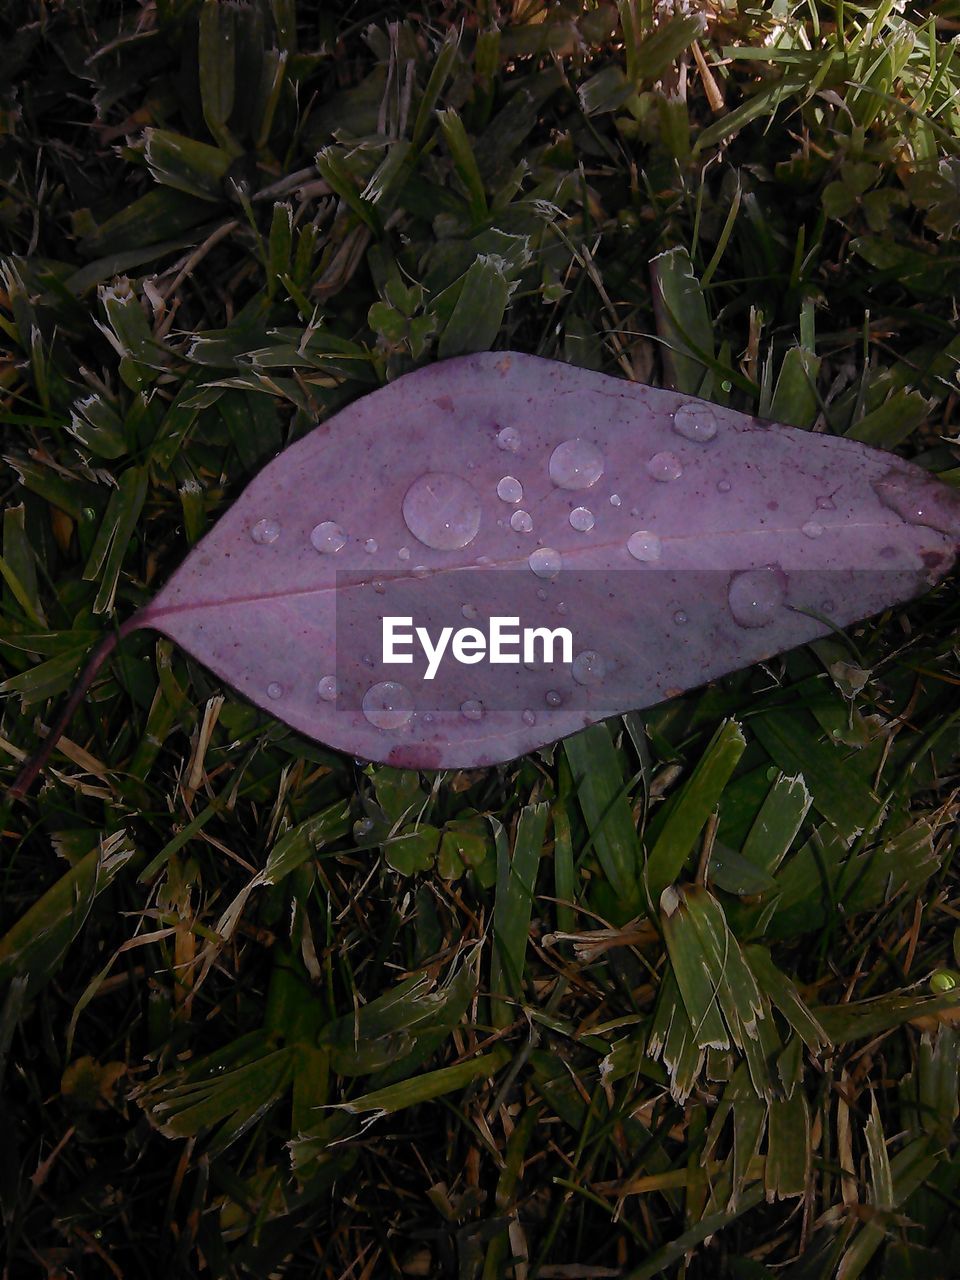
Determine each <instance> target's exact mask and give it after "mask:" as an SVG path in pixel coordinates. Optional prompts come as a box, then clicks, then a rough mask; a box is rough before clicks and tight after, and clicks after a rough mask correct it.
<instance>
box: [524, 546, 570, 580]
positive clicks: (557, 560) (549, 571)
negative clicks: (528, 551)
mask: <svg viewBox="0 0 960 1280" xmlns="http://www.w3.org/2000/svg"><path fill="white" fill-rule="evenodd" d="M527 564H528V565H529V566H530V568H531V569H532V570H533V572H534V573H535V574H536V575H537V577H538V578H555V577H556V576H557V574H558V573H559V572H560V570H561V568H562V567H563V559H562V558H561V555H560V552H559V551H554V549H553V547H538V548H537V549H536V551H534V552H533V554H532V555H531V556H530V558H529V560H528V561H527Z"/></svg>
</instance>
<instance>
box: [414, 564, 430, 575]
mask: <svg viewBox="0 0 960 1280" xmlns="http://www.w3.org/2000/svg"><path fill="white" fill-rule="evenodd" d="M413 576H414V577H415V578H429V577H430V570H429V569H428V568H427V566H426V565H425V564H415V565H414V566H413Z"/></svg>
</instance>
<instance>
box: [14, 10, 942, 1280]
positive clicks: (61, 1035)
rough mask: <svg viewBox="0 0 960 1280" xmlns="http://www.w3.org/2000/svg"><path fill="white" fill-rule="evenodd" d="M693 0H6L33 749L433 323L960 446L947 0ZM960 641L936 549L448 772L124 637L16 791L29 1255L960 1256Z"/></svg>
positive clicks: (22, 683)
mask: <svg viewBox="0 0 960 1280" xmlns="http://www.w3.org/2000/svg"><path fill="white" fill-rule="evenodd" d="M687 8H689V10H691V12H688V11H687ZM687 8H684V7H682V6H678V7H677V11H676V12H673V10H672V8H671V6H669V5H666V4H664V5H655V4H653V3H651V2H649V0H620V3H619V5H617V6H614V5H611V4H600V5H587V4H583V5H580V4H573V3H565V4H550V5H544V4H541V3H539V2H538V0H531V2H530V3H522V2H519V0H518V2H516V3H514V4H513V5H512V6H511V5H508V4H503V5H500V6H495V5H491V4H486V3H485V4H483V5H482V6H481V7H480V8H479V9H474V8H472V7H468V6H444V5H440V4H437V3H431V4H428V5H427V7H426V8H424V9H422V10H418V11H416V12H405V11H403V10H401V9H399V8H395V7H392V6H387V5H383V4H359V3H354V4H350V5H347V4H344V5H326V6H312V5H307V4H300V5H299V6H298V5H297V4H296V3H295V0H270V2H269V3H268V2H267V0H256V2H254V3H250V4H245V5H241V4H231V3H226V2H224V3H217V2H216V0H205V2H204V3H200V4H198V3H196V0H156V4H153V5H143V6H139V5H133V4H130V3H120V2H118V0H78V2H77V3H75V4H62V5H35V4H32V3H29V2H28V0H10V3H9V4H8V5H7V6H6V10H5V16H4V19H3V20H4V22H5V23H6V24H7V28H8V29H7V33H6V38H5V40H4V42H3V43H2V46H0V68H2V72H0V86H3V87H2V88H0V144H2V145H0V183H2V190H0V229H2V236H3V241H4V242H5V245H6V256H5V258H4V263H3V276H2V288H3V293H2V297H0V304H2V305H0V329H2V337H0V344H2V346H3V348H4V350H3V351H2V352H0V421H2V423H3V427H4V457H5V463H6V470H5V472H4V477H5V484H4V493H5V497H6V499H7V503H6V508H5V512H4V519H3V542H2V560H0V570H2V576H3V584H2V615H0V616H2V624H0V653H2V658H3V663H4V668H5V671H4V674H5V679H4V682H3V685H2V689H3V692H4V693H5V694H6V695H7V696H6V699H5V702H4V719H3V727H2V731H0V733H2V740H0V748H2V753H0V759H2V764H3V768H4V772H5V775H6V779H7V781H8V782H9V781H12V780H13V778H14V776H15V774H16V771H17V769H18V766H19V763H20V761H21V759H22V758H23V757H24V755H26V754H28V753H29V752H30V751H31V750H32V749H33V748H34V746H35V744H36V741H37V737H38V734H39V732H40V726H41V724H42V723H46V722H49V720H50V718H51V716H52V715H54V714H55V710H56V707H57V706H58V705H59V704H60V703H61V702H62V700H63V698H64V696H65V695H66V693H67V691H68V690H69V689H70V687H71V685H72V684H73V682H74V681H75V679H76V676H77V673H78V671H79V668H80V666H81V663H82V661H83V660H84V658H85V656H86V655H87V653H88V651H89V650H90V649H91V648H92V647H93V645H94V644H95V643H97V642H98V641H100V640H102V638H103V637H104V636H105V635H107V634H109V633H110V632H111V631H112V630H114V629H115V628H116V627H118V626H119V625H121V624H122V622H123V620H124V619H125V618H127V617H129V616H130V614H131V613H132V612H133V611H134V610H135V609H136V608H137V607H138V606H140V605H141V604H143V603H144V602H146V601H147V600H148V599H149V598H150V596H151V594H152V593H153V591H154V590H155V589H156V588H157V587H158V586H159V585H160V584H162V583H163V582H164V581H165V580H166V578H167V576H168V575H169V573H170V572H171V571H172V570H173V569H174V568H175V567H176V566H177V565H178V564H179V563H180V561H181V560H182V559H183V557H184V555H185V554H186V552H187V551H188V549H189V548H190V546H192V545H193V544H194V543H195V542H196V541H197V540H198V539H199V538H200V537H201V536H202V534H203V533H204V531H205V530H206V529H207V528H208V527H210V526H211V525H212V524H213V522H214V521H215V520H216V519H217V517H218V515H219V514H220V513H221V512H222V511H224V510H225V509H226V507H227V506H228V505H229V503H230V502H231V501H232V500H233V499H234V498H235V497H236V496H237V494H238V493H239V492H240V491H241V489H242V488H243V486H244V484H245V483H246V481H247V480H249V478H250V477H251V476H252V475H254V474H255V473H256V471H257V469H258V468H259V467H260V466H261V465H262V464H263V462H264V461H265V460H266V459H268V458H269V457H271V456H272V455H273V454H274V453H275V452H276V451H278V450H279V449H280V448H282V447H283V445H284V444H286V443H288V442H289V441H291V440H293V439H296V438H297V437H299V436H300V435H302V434H303V433H305V432H306V431H307V430H309V429H310V428H311V426H312V425H313V424H314V423H315V422H316V421H317V419H318V418H322V417H324V416H326V415H329V414H331V413H332V412H334V411H335V410H336V409H337V408H338V407H339V406H341V405H343V404H345V403H347V402H349V401H350V400H352V399H354V398H355V397H357V396H359V395H362V394H364V393H365V392H366V391H368V390H370V389H372V388H374V387H376V386H378V385H380V384H381V383H382V382H383V381H384V380H387V379H390V378H393V377H396V376H398V375H399V374H401V373H403V372H404V371H406V370H408V369H410V368H413V367H415V366H416V365H418V364H422V363H425V362H428V361H431V360H434V359H437V358H442V357H445V356H450V355H455V354H458V353H460V352H463V351H467V350H478V349H484V348H487V347H510V348H514V349H520V350H526V351H531V352H536V353H539V354H541V355H544V356H548V357H551V358H555V359H561V360H567V361H570V362H573V363H575V364H579V365H583V366H585V367H589V368H596V369H602V370H604V371H607V372H610V373H615V374H619V375H621V376H625V377H629V378H634V379H637V380H640V381H651V382H655V383H660V384H664V383H666V384H670V385H673V386H675V387H677V388H679V389H681V390H684V391H687V392H689V393H700V394H701V395H704V396H706V397H707V398H710V399H713V400H715V401H718V402H722V403H728V404H730V405H732V406H733V407H735V408H738V409H741V410H744V411H747V412H753V413H758V414H761V415H764V416H770V417H774V418H776V419H779V420H780V421H783V422H790V423H793V424H795V425H798V426H801V427H806V428H809V429H811V430H816V431H826V432H829V433H832V434H837V435H847V436H849V437H851V438H853V439H859V440H863V441H866V442H868V443H871V444H874V445H878V446H880V447H883V448H888V449H896V450H898V451H900V452H902V453H903V454H904V455H905V456H909V457H912V458H914V459H915V460H916V461H918V462H919V463H920V464H921V465H923V466H925V467H927V468H928V469H930V470H931V471H934V472H937V473H939V474H940V475H941V476H942V477H943V478H944V479H945V480H946V481H947V482H949V483H954V484H955V483H957V482H958V481H960V456H958V448H957V444H956V439H957V434H958V430H957V404H958V392H957V368H958V356H960V338H958V336H957V330H956V316H957V297H958V292H960V257H958V254H957V247H956V246H957V239H956V232H957V227H958V224H960V147H958V140H960V64H958V56H960V55H958V53H957V47H956V44H955V43H954V35H955V33H956V32H957V31H958V30H960V7H958V5H957V4H956V3H954V2H953V0H940V3H938V4H935V5H927V6H919V5H912V4H910V3H898V4H894V3H891V0H883V2H882V3H880V4H877V5H874V4H871V5H866V6H863V5H857V4H852V3H848V2H847V3H843V2H841V0H836V2H835V3H818V2H817V0H806V2H805V3H792V2H788V0H773V2H772V3H769V4H763V3H758V4H756V5H753V6H748V5H745V4H743V5H737V4H733V3H731V4H720V3H714V4H708V5H703V6H688V7H687ZM316 9H320V10H321V12H320V13H319V15H318V14H317V13H316V11H315V10H316ZM958 637H960V613H958V605H957V598H956V592H955V584H954V583H951V582H947V583H945V584H943V585H942V586H941V587H940V588H939V589H937V590H936V591H934V592H933V593H931V594H929V595H928V596H926V597H924V598H921V599H919V600H917V601H915V602H914V603H912V604H911V605H910V606H909V607H907V608H905V609H901V610H897V611H894V612H891V613H889V614H886V615H883V616H881V617H878V618H874V619H872V620H870V621H869V622H866V623H864V624H862V625H860V626H858V627H856V628H854V629H852V631H851V632H849V633H847V634H841V635H837V636H835V637H834V638H832V639H831V640H829V641H824V642H821V643H818V644H816V645H814V646H811V647H810V648H808V649H802V650H797V651H795V652H792V653H790V654H787V655H785V656H783V657H781V658H778V659H776V660H773V661H771V662H769V663H767V664H764V666H763V667H762V668H757V669H754V670H750V671H746V672H742V673H740V674H737V675H735V676H732V677H730V678H728V679H725V680H723V681H720V682H718V683H716V684H714V685H712V686H709V687H707V688H705V689H702V690H698V691H695V692H692V693H689V694H686V695H684V696H682V697H678V698H675V699H673V700H672V701H670V702H668V703H664V704H662V705H661V706H659V707H655V708H653V709H652V710H650V711H648V712H644V713H642V714H637V713H635V714H629V715H625V716H623V717H618V718H616V719H614V720H612V721H609V722H607V723H606V724H605V725H600V726H594V727H593V728H591V729H589V730H587V731H585V732H584V733H583V734H580V735H578V736H576V737H574V738H571V739H569V740H568V741H567V742H564V743H558V744H556V745H555V746H554V747H551V748H549V749H545V750H543V751H540V752H537V753H535V754H534V755H532V756H530V757H527V758H525V759H523V760H519V761H516V762H513V763H511V764H508V765H504V766H500V767H498V768H492V769H486V770H479V771H475V772H446V773H439V774H424V775H417V774H415V773H411V772H405V771H398V770H394V769H390V768H386V767H382V766H378V765H364V764H362V763H360V762H357V761H354V760H351V759H349V758H346V757H343V756H341V755H338V754H337V753H334V752H332V751H329V750H327V749H326V748H325V747H324V746H322V745H321V744H318V743H314V742H310V741H307V740H304V739H302V738H299V737H297V736H296V735H294V734H293V733H291V732H290V731H288V730H287V729H285V727H284V726H283V725H281V724H279V723H277V722H275V721H272V720H270V719H269V718H268V717H267V716H265V715H264V714H262V713H261V712H259V711H258V710H256V709H255V708H253V707H251V706H249V705H247V704H245V703H243V702H242V701H240V700H239V699H237V698H236V697H235V696H234V695H233V694H232V693H231V691H230V690H229V689H228V688H223V687H221V686H220V685H219V684H218V683H217V681H216V680H214V678H213V677H212V676H211V675H210V674H209V673H208V672H206V671H205V670H204V669H203V668H202V667H200V666H198V665H197V664H196V663H194V662H193V661H192V660H191V659H190V658H188V657H187V656H186V655H185V654H183V653H182V652H180V651H178V650H177V649H176V648H175V647H174V646H173V645H172V644H171V643H170V642H168V641H166V640H164V639H157V638H156V637H154V636H150V635H146V634H134V635H132V636H130V637H128V638H127V639H126V640H124V642H123V644H122V645H121V646H120V648H119V649H118V650H117V651H116V653H115V655H114V656H113V657H112V659H111V661H110V663H109V665H108V666H107V667H105V668H104V670H103V672H102V674H101V676H100V678H99V679H98V681H97V683H96V685H95V687H94V689H93V690H92V691H91V693H90V695H89V697H88V698H87V700H86V701H85V703H84V705H83V706H82V708H81V709H80V710H79V712H78V714H77V716H76V717H75V719H74V720H73V722H72V724H71V727H70V729H69V731H68V737H66V738H64V739H63V740H62V742H61V744H60V747H59V749H58V751H57V753H56V754H55V756H54V758H53V760H52V762H51V766H50V767H49V769H48V770H47V771H46V773H45V777H44V782H43V785H42V786H41V787H39V788H36V789H35V790H34V793H33V794H32V795H31V797H30V798H29V799H28V800H27V801H26V802H22V803H18V804H16V805H14V804H12V803H10V802H8V803H7V805H6V807H5V809H4V815H3V830H4V850H5V852H4V858H3V875H2V880H0V894H2V897H0V902H2V907H0V911H2V920H3V924H2V929H3V933H2V937H0V980H2V984H3V989H2V994H0V1000H2V1007H0V1070H2V1071H3V1072H4V1076H3V1081H4V1083H3V1100H4V1112H3V1116H4V1119H3V1130H4V1140H3V1142H2V1144H0V1152H2V1154H0V1213H2V1218H3V1223H4V1235H5V1247H6V1263H5V1265H6V1271H5V1274H6V1275H8V1276H10V1277H11V1280H19V1277H21V1276H29V1275H47V1276H51V1277H53V1276H65V1275H83V1276H84V1277H87V1276H90V1277H94V1276H95V1277H99V1276H104V1277H108V1276H114V1277H120V1276H153V1275H164V1276H193V1275H209V1276H212V1277H243V1276H256V1277H262V1276H268V1275H283V1276H290V1277H296V1276H311V1277H313V1276H322V1277H329V1278H330V1280H334V1278H335V1277H336V1278H339V1280H348V1278H349V1280H361V1277H363V1278H364V1280H375V1278H376V1277H380V1276H392V1275H408V1276H414V1275H425V1276H431V1277H447V1276H449V1277H458V1278H463V1280H497V1278H498V1277H511V1278H512V1277H516V1278H517V1280H521V1278H523V1277H527V1278H528V1280H537V1278H539V1280H549V1278H550V1277H575V1276H585V1277H589V1278H590V1280H594V1278H595V1277H596V1278H599V1277H603V1276H608V1275H617V1276H621V1277H624V1278H626V1277H629V1278H630V1280H641V1278H642V1277H648V1276H650V1277H652V1276H656V1275H670V1276H687V1277H700V1276H703V1277H707V1276H714V1275H721V1274H722V1275H730V1276H734V1277H738V1278H739V1280H759V1278H761V1277H773V1276H778V1277H789V1278H790V1280H802V1278H804V1277H811V1278H812V1277H820V1276H832V1275H837V1276H840V1277H843V1278H844V1280H853V1278H854V1277H856V1276H861V1275H862V1276H882V1277H885V1278H889V1280H897V1278H899V1277H906V1276H913V1275H917V1274H924V1275H925V1276H928V1277H933V1276H937V1275H944V1276H946V1275H948V1274H952V1273H953V1270H954V1269H955V1268H954V1264H952V1262H951V1259H953V1258H955V1257H956V1256H957V1254H958V1252H960V1240H958V1238H957V1226H956V1217H957V1215H956V1203H957V1196H958V1194H960V1155H958V1145H957V1134H958V1130H957V1111H958V1070H960V1036H958V1029H957V1008H958V1005H960V995H958V990H957V989H955V988H956V983H957V982H958V980H960V973H958V972H957V970H960V932H958V929H957V924H958V919H960V892H958V880H957V873H956V871H955V870H954V854H955V851H956V847H957V839H958V836H957V832H958V827H957V821H956V819H957V808H958V805H957V777H958V775H957V759H958V750H957V749H958V724H960V692H958V687H960V670H958V662H957V652H958V648H957V646H958ZM669 885H674V886H675V888H674V889H673V890H672V891H668V893H667V896H666V898H665V900H664V909H662V910H654V909H652V908H651V907H650V905H649V903H650V901H653V902H654V903H656V902H657V892H656V891H658V890H659V889H660V888H661V887H663V886H669ZM650 889H652V890H653V891H654V892H653V895H652V898H648V896H647V891H648V890H650Z"/></svg>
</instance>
